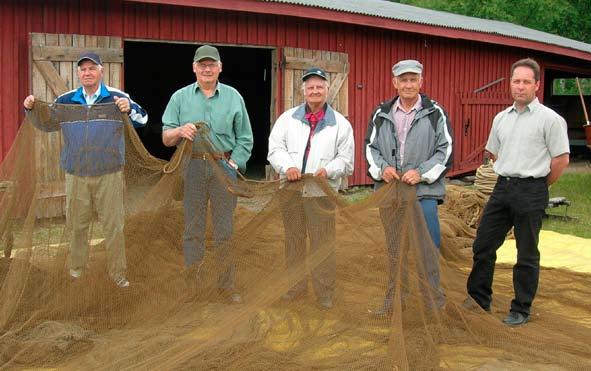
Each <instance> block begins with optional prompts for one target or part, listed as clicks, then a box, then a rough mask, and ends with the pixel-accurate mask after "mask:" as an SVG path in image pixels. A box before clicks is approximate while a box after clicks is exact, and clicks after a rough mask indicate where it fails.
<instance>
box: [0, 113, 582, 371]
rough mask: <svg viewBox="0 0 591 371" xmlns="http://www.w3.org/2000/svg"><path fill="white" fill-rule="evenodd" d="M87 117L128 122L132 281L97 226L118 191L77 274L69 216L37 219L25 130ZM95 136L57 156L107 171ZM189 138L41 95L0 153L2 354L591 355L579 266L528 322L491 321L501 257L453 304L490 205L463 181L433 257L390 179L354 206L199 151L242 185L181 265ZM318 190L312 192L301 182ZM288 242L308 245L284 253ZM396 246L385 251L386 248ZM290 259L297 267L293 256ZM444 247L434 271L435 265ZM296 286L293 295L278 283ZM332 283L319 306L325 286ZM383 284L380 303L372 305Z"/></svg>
mask: <svg viewBox="0 0 591 371" xmlns="http://www.w3.org/2000/svg"><path fill="white" fill-rule="evenodd" d="M97 120H98V121H101V120H104V122H105V125H111V128H115V129H116V128H117V127H118V125H119V126H120V127H121V128H123V129H122V130H124V134H125V135H124V142H125V146H124V148H125V164H124V165H123V175H124V178H123V179H124V182H123V183H124V185H123V186H122V188H123V190H122V192H123V200H124V201H123V205H124V222H123V221H122V222H121V224H122V225H121V226H120V227H123V236H124V243H125V255H126V257H127V270H126V276H127V278H128V279H129V281H130V283H131V284H130V286H129V287H126V288H119V287H118V286H117V285H116V283H115V282H114V281H113V274H112V273H113V269H114V268H113V267H112V256H111V255H112V254H113V251H114V250H113V249H112V247H111V246H109V244H110V242H109V241H110V240H109V238H110V237H109V236H108V234H109V233H105V232H106V231H107V230H108V228H109V227H108V226H106V225H104V224H105V223H104V221H105V220H107V219H108V218H107V217H106V216H105V215H107V216H108V215H109V214H108V213H109V212H111V211H112V212H116V210H117V205H115V204H113V205H110V208H108V209H107V211H104V210H103V211H100V210H95V213H94V214H93V215H91V218H90V219H91V223H90V225H89V231H88V234H87V238H86V240H85V245H86V246H88V247H89V258H88V261H87V264H86V265H85V266H84V267H83V268H84V269H83V272H82V275H81V276H80V277H79V278H77V279H73V278H72V276H71V274H70V268H71V263H70V262H71V258H72V257H71V254H72V253H71V250H70V245H71V243H72V228H71V224H72V223H71V220H70V219H71V218H72V216H70V217H69V218H68V219H66V218H65V215H64V216H63V217H57V218H53V219H47V218H40V217H37V215H44V214H45V213H43V212H41V211H44V210H43V209H44V208H49V207H53V206H51V205H55V204H52V203H49V202H46V201H44V199H43V198H40V194H41V193H42V191H43V189H44V187H45V185H44V184H45V181H44V179H43V178H42V174H43V173H42V172H41V171H40V170H39V166H38V162H39V159H40V158H42V157H43V156H48V154H45V153H43V150H47V148H37V147H36V145H38V143H39V142H40V140H39V138H40V137H42V136H44V135H51V134H48V133H45V132H44V131H43V130H60V129H61V132H62V135H63V137H64V138H63V141H64V142H66V141H67V140H70V139H71V138H67V136H68V134H67V133H66V130H67V127H66V126H65V125H66V124H65V123H71V122H76V124H77V125H85V124H88V123H89V122H91V121H92V123H93V124H94V125H96V124H97ZM35 127H37V128H40V129H42V130H38V129H36V128H35ZM104 140H105V141H106V142H104V143H102V144H101V145H97V143H90V142H85V143H87V145H86V146H82V147H81V148H80V151H79V153H86V154H89V153H92V155H89V156H90V157H89V158H91V159H93V160H94V162H93V163H90V164H89V163H85V160H84V158H82V157H80V158H78V159H77V162H74V163H73V165H72V163H70V164H62V165H58V164H55V165H56V168H59V167H61V168H64V167H65V166H73V167H71V171H74V172H80V171H83V170H86V171H94V170H96V169H106V168H109V167H110V166H112V165H113V158H112V157H109V156H110V155H109V154H113V153H114V152H113V151H114V150H116V149H117V148H118V147H117V143H113V141H116V140H117V137H116V136H114V137H111V138H110V140H109V139H108V138H104ZM65 145H66V147H67V145H68V143H65ZM105 148H107V150H106V151H103V150H104V149H105ZM52 150H53V149H52ZM212 150H213V148H212ZM101 151H102V152H101ZM190 151H191V146H190V145H186V143H183V144H181V145H180V146H179V148H178V149H177V152H176V153H175V155H174V157H173V159H172V160H171V161H170V162H164V161H162V160H159V159H156V158H154V157H152V156H150V155H149V154H148V152H147V151H146V150H145V149H144V148H143V146H142V145H141V143H140V141H139V139H138V137H137V135H136V133H135V131H134V129H133V128H132V127H131V125H130V123H129V122H128V121H127V118H126V117H125V118H123V119H122V117H121V115H120V114H119V113H118V111H117V110H116V109H115V108H114V105H97V106H92V109H89V108H86V107H84V106H65V105H47V104H44V103H40V102H38V103H36V105H35V109H34V110H33V111H32V112H30V113H29V114H28V115H27V120H25V122H24V123H23V125H22V127H21V129H20V132H19V134H18V137H17V138H16V140H15V142H14V145H13V147H12V149H11V150H10V152H9V153H8V155H7V157H6V159H5V160H4V162H3V163H2V165H1V167H0V205H1V209H0V210H1V213H0V228H1V229H0V244H1V246H2V247H3V248H4V251H5V254H6V257H4V258H2V259H1V260H0V263H1V264H0V283H1V290H0V331H1V332H0V334H1V335H0V364H1V365H2V366H1V367H2V368H5V369H22V368H35V367H49V368H58V369H96V370H113V369H154V370H156V369H157V370H160V369H181V370H182V369H220V370H226V369H241V370H245V369H246V370H251V369H252V370H264V369H296V370H309V369H335V370H341V369H368V370H374V369H401V370H418V369H508V370H522V369H537V370H548V369H556V370H559V369H568V370H571V369H590V368H591V345H590V344H591V330H590V327H591V320H590V319H591V284H590V283H591V279H590V277H589V275H585V274H580V273H573V272H568V271H563V270H556V269H554V270H549V269H544V270H542V274H541V284H540V290H539V294H538V296H537V298H536V303H535V305H534V308H533V312H532V317H533V320H532V321H531V322H530V323H529V324H528V325H526V326H524V327H520V328H515V329H511V328H508V327H506V326H505V325H503V324H502V322H501V320H500V319H501V318H502V317H504V315H505V314H506V312H507V310H508V308H509V302H510V299H511V297H512V283H511V269H510V267H508V266H498V267H497V272H496V276H495V283H494V291H495V296H494V303H493V307H492V312H491V313H485V312H483V311H482V310H476V309H473V308H470V305H466V304H465V303H464V299H465V297H466V293H465V283H466V277H467V274H468V272H469V268H470V262H471V254H470V245H471V241H472V239H473V237H474V235H475V228H476V226H477V225H478V222H479V216H480V213H481V211H482V208H483V206H484V204H485V202H486V198H485V196H483V195H482V194H481V193H479V192H477V191H470V190H466V189H465V188H460V187H448V189H447V192H448V198H447V200H446V203H445V204H444V205H443V206H442V207H441V208H440V217H441V224H442V248H441V256H440V254H439V252H438V251H437V250H436V249H435V247H434V246H433V245H432V243H431V240H430V237H429V233H428V231H427V229H426V226H425V223H424V219H423V217H422V214H421V209H420V206H419V205H418V203H417V202H416V200H415V195H414V191H413V188H412V187H408V186H404V185H402V184H397V183H393V184H390V185H388V186H386V187H382V189H381V190H380V191H379V192H376V193H374V194H372V195H371V196H370V197H369V198H368V199H366V200H363V201H361V202H356V203H349V202H348V201H347V200H346V199H344V198H343V197H341V196H340V195H339V194H337V193H335V192H333V191H332V189H331V188H330V187H329V185H328V184H327V183H326V182H324V181H322V180H319V179H317V178H314V177H308V176H306V177H304V179H303V180H302V181H301V182H297V183H289V184H285V183H282V182H278V181H277V182H255V181H248V180H244V179H241V178H240V177H239V178H238V180H234V179H233V178H232V177H230V176H228V172H227V169H226V168H224V166H223V164H222V163H221V162H220V161H218V160H214V159H212V157H209V158H208V159H206V160H203V161H209V165H210V166H211V167H212V168H213V169H214V172H215V174H216V175H217V178H218V180H219V182H218V183H219V184H220V186H221V187H225V188H226V190H229V191H230V192H231V193H232V194H235V195H237V196H240V197H239V198H238V203H237V207H236V210H235V212H234V228H233V234H232V236H231V239H230V241H229V242H227V243H225V246H216V243H215V239H214V237H213V235H214V233H213V231H212V229H213V228H212V224H213V223H212V222H211V214H209V213H208V214H206V215H207V229H206V237H205V239H206V247H207V248H206V253H205V256H204V258H203V259H202V260H201V262H200V263H199V264H195V265H193V266H192V267H190V268H185V266H184V259H183V248H182V245H183V241H182V240H183V230H184V218H183V192H182V190H183V184H182V181H183V174H184V173H183V171H184V170H185V169H186V166H187V163H188V161H191V153H190ZM56 158H57V157H56ZM97 158H98V159H104V163H100V161H98V162H99V163H96V162H97V161H96V159H97ZM86 160H88V158H86ZM57 161H59V159H58V160H57ZM93 169H94V170H93ZM40 174H41V175H40ZM66 183H67V181H66ZM312 188H313V189H315V192H313V193H314V195H313V196H312V197H308V196H305V194H308V192H306V189H307V190H309V189H312ZM117 192H118V190H117V189H116V188H113V189H112V190H111V193H112V194H117ZM112 194H109V195H108V196H109V197H111V196H112ZM93 197H99V196H97V195H93ZM69 198H70V199H72V198H76V193H75V192H74V193H71V194H70V197H69ZM68 202H70V201H68ZM97 203H98V201H97ZM70 210H72V209H70ZM45 211H47V210H45ZM105 213H106V214H105ZM383 223H384V224H385V225H386V228H384V226H383ZM107 224H108V223H107ZM306 244H308V253H307V254H304V253H305V249H306ZM286 245H290V246H292V248H291V249H290V251H299V252H300V253H301V254H302V255H301V256H304V258H302V259H299V258H298V257H294V256H290V257H286ZM389 246H395V248H396V252H395V254H393V259H391V260H390V259H389V258H388V253H387V251H388V248H389ZM287 258H289V259H292V261H295V262H297V264H294V265H291V266H290V267H289V269H288V267H287V266H286V259H287ZM437 261H439V263H440V270H439V272H437V271H434V270H433V269H432V267H433V265H434V264H433V263H434V262H437ZM232 265H235V277H236V280H235V282H236V283H235V284H236V290H237V291H239V292H241V293H242V297H243V301H242V302H241V303H238V304H235V303H231V302H230V301H229V300H228V298H227V297H226V296H224V295H222V294H221V293H220V290H218V289H217V287H218V283H219V277H220V276H221V275H223V274H224V272H226V271H227V269H228V268H229V267H230V266H232ZM435 266H436V264H435ZM429 267H431V268H429ZM437 281H439V282H440V283H439V284H438V283H437ZM389 282H390V284H389ZM293 287H297V288H299V289H301V291H299V292H298V295H292V296H291V297H290V295H286V294H290V293H292V292H293V289H292V290H290V289H291V288H293ZM332 287H334V294H333V303H332V304H333V305H332V308H327V307H326V306H323V305H322V300H321V299H322V298H323V295H327V293H328V294H330V293H331V290H332ZM387 290H390V292H391V293H392V298H393V299H392V305H391V312H386V313H385V315H378V314H379V313H378V312H376V308H380V307H381V306H382V305H383V303H384V295H385V292H386V291H387ZM285 299H289V300H285ZM467 304H470V303H467Z"/></svg>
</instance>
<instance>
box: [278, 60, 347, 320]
mask: <svg viewBox="0 0 591 371" xmlns="http://www.w3.org/2000/svg"><path fill="white" fill-rule="evenodd" d="M302 80H303V84H302V89H303V92H304V99H305V103H304V104H302V105H300V106H297V107H295V108H291V109H289V110H287V111H286V112H284V113H283V114H282V115H281V116H279V118H278V119H277V121H276V122H275V125H274V126H273V129H272V130H271V135H270V136H269V154H268V156H267V159H268V160H269V162H270V163H271V165H272V166H273V168H274V169H275V171H277V172H278V173H279V174H280V177H281V178H282V179H287V181H288V182H290V183H291V184H294V183H293V182H298V181H299V180H301V179H302V174H310V175H314V176H315V177H318V178H324V179H326V181H327V182H328V184H329V185H330V186H331V187H332V188H333V189H334V190H335V191H338V189H339V187H340V185H341V181H342V178H343V177H344V176H348V175H351V174H352V173H353V155H354V142H353V129H352V128H351V124H350V123H349V121H348V120H347V119H346V118H345V117H344V116H343V115H341V114H340V113H338V112H337V111H335V110H334V109H333V108H332V107H331V106H330V105H329V104H328V103H327V99H328V91H329V84H328V79H327V76H326V73H325V72H324V71H323V70H322V69H320V68H311V69H309V70H307V71H306V72H305V73H304V75H303V77H302ZM280 204H281V205H280V206H281V212H282V215H283V224H284V226H285V254H286V263H287V268H288V272H289V276H290V281H291V282H290V289H289V291H287V292H286V293H285V295H283V299H284V300H292V299H295V298H297V297H301V296H303V295H305V294H306V292H307V290H308V281H307V278H303V279H297V278H298V276H301V275H300V274H298V272H301V271H305V263H306V262H305V258H306V235H308V237H309V239H310V253H311V254H314V253H319V252H320V254H321V255H322V256H324V255H326V258H325V259H321V261H320V263H318V264H317V265H316V267H315V268H314V269H313V270H312V283H313V286H314V289H315V291H316V296H317V299H318V303H319V304H320V305H321V306H322V307H323V308H327V309H328V308H331V307H332V305H333V296H334V290H335V270H336V258H335V254H334V239H335V215H334V209H335V203H334V198H331V197H329V195H327V194H325V192H324V190H323V189H322V188H321V187H319V184H318V183H317V182H306V183H305V184H304V185H303V187H302V188H299V189H298V188H297V187H291V186H290V184H288V185H287V186H286V187H284V189H283V190H282V192H281V194H280ZM322 251H323V252H324V253H322Z"/></svg>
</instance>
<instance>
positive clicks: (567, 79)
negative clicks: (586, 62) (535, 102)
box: [544, 69, 591, 159]
mask: <svg viewBox="0 0 591 371" xmlns="http://www.w3.org/2000/svg"><path fill="white" fill-rule="evenodd" d="M575 78H579V84H580V86H581V88H582V90H583V99H584V100H585V105H586V107H587V111H589V109H590V108H591V76H589V75H586V74H581V73H574V72H567V71H559V70H552V69H546V70H545V73H544V81H545V84H544V104H545V105H547V106H548V107H550V108H552V109H553V110H554V111H556V112H557V113H558V114H559V115H561V116H562V117H564V119H565V120H566V123H567V125H568V139H569V142H570V149H571V157H574V158H575V159H589V158H591V150H589V148H587V142H586V140H585V132H584V129H583V125H584V124H585V115H584V114H583V107H582V104H581V98H580V96H579V90H578V88H577V84H576V80H575Z"/></svg>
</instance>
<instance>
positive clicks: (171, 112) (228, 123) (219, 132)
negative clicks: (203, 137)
mask: <svg viewBox="0 0 591 371" xmlns="http://www.w3.org/2000/svg"><path fill="white" fill-rule="evenodd" d="M198 121H204V122H206V123H207V125H208V126H209V129H210V130H209V140H210V141H211V143H213V145H214V147H215V150H216V151H220V152H230V151H232V157H231V158H232V161H234V162H235V163H236V164H237V165H238V167H239V168H240V169H241V170H244V169H246V161H248V159H249V158H250V152H251V150H252V144H253V139H252V129H251V127H250V119H249V118H248V112H246V106H245V105H244V99H243V98H242V96H241V95H240V93H238V91H237V90H236V89H234V88H232V87H231V86H228V85H225V84H222V83H220V82H218V84H217V87H216V90H215V93H214V95H212V96H211V97H209V98H207V97H206V96H205V95H204V94H203V92H202V91H201V89H199V85H198V83H196V82H195V83H193V84H191V85H189V86H185V87H184V88H182V89H179V90H177V91H176V92H175V93H174V94H173V95H172V97H171V98H170V101H169V102H168V105H167V106H166V110H165V111H164V114H163V115H162V123H163V126H162V130H163V131H166V130H168V129H174V128H177V127H179V126H182V125H184V124H187V123H190V122H198ZM204 150H206V149H205V148H204V147H203V143H202V141H200V140H198V139H196V140H195V142H194V143H193V151H198V152H201V151H204Z"/></svg>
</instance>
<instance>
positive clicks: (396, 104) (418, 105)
mask: <svg viewBox="0 0 591 371" xmlns="http://www.w3.org/2000/svg"><path fill="white" fill-rule="evenodd" d="M421 107H422V98H421V96H420V95H419V99H417V102H416V103H415V105H414V106H412V108H411V109H410V111H408V112H406V111H405V110H404V109H403V108H402V106H401V105H400V98H398V99H396V101H395V102H394V106H392V112H396V111H398V110H401V111H402V112H405V113H409V112H412V110H416V111H417V112H418V111H419V110H420V109H421Z"/></svg>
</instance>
